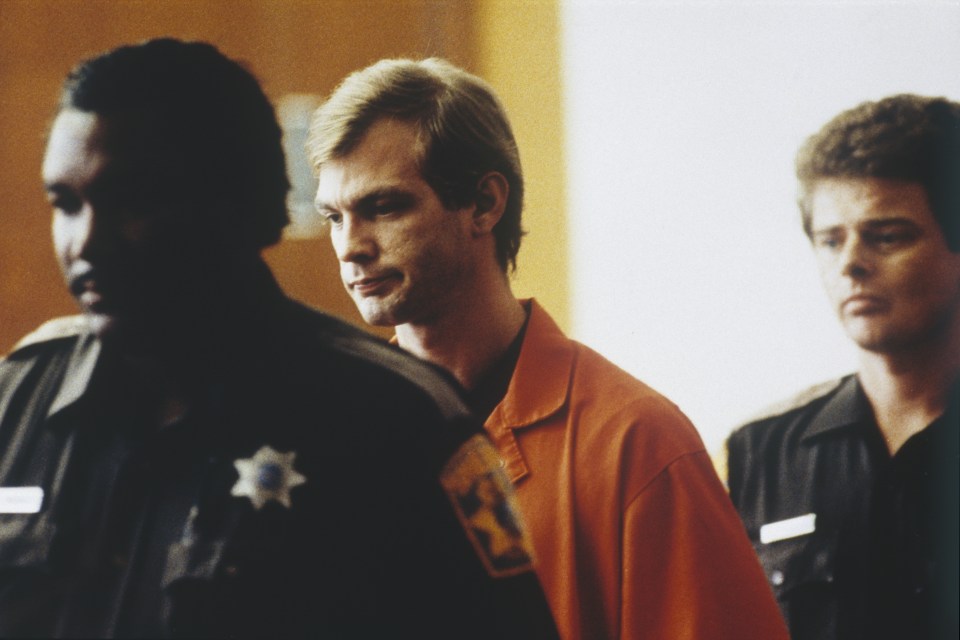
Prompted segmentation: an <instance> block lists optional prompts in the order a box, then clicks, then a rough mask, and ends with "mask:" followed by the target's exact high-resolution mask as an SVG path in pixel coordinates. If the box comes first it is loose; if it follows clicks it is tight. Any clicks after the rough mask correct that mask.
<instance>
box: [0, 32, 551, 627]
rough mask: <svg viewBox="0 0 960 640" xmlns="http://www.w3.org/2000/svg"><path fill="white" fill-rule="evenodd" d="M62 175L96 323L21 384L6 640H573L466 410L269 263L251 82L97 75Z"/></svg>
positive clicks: (157, 65)
mask: <svg viewBox="0 0 960 640" xmlns="http://www.w3.org/2000/svg"><path fill="white" fill-rule="evenodd" d="M43 179H44V183H45V188H46V192H47V194H48V197H49V200H50V204H51V206H52V208H53V237H54V245H55V249H56V253H57V256H58V258H59V260H60V263H61V265H62V268H63V272H64V275H65V277H66V281H67V284H68V286H69V288H70V290H71V292H72V293H73V294H74V296H75V297H76V299H77V301H78V303H79V305H80V307H81V308H82V311H83V314H82V315H80V316H77V317H73V318H66V319H59V320H55V321H53V322H51V323H48V324H47V325H45V326H44V327H42V328H41V329H40V330H38V331H37V332H36V333H34V334H32V335H31V336H28V337H27V338H26V339H25V340H24V341H22V342H21V344H20V345H18V346H17V347H16V348H15V349H14V351H13V352H12V353H10V354H9V355H8V356H7V357H6V358H5V359H4V360H3V361H2V362H0V636H2V637H11V636H17V637H19V636H71V637H103V636H124V637H127V636H131V637H132V636H149V637H163V636H189V637H199V636H213V637H225V636H253V637H282V636H310V637H314V638H328V637H329V638H385V637H390V638H394V637H402V638H538V637H547V638H550V637H555V635H554V634H555V632H554V630H553V623H552V620H551V619H550V617H549V613H548V610H547V607H546V604H545V601H544V599H543V595H542V592H541V590H540V587H539V584H538V582H537V580H536V578H535V576H534V573H533V572H532V570H531V562H532V561H531V556H530V553H529V550H530V544H529V540H528V538H527V534H526V531H525V529H524V528H523V525H522V523H521V522H519V520H517V518H516V511H515V508H514V498H513V496H512V494H511V493H510V489H509V487H508V484H507V483H506V481H505V479H504V476H503V474H502V472H501V471H500V468H499V460H498V458H497V456H496V454H495V452H494V450H493V449H492V447H491V445H490V444H489V443H488V441H487V440H486V439H485V438H484V437H482V436H480V435H478V433H479V432H480V428H479V424H478V423H477V422H476V421H475V420H474V419H473V418H472V417H471V416H470V415H469V414H468V413H467V412H466V411H465V409H464V408H463V406H462V404H461V402H460V399H459V396H458V394H457V393H456V392H455V391H454V390H453V388H452V387H451V386H449V385H448V383H447V382H446V381H445V380H444V379H442V378H441V377H440V375H439V374H437V373H436V371H435V370H433V369H432V368H431V367H430V366H429V365H426V364H424V363H421V362H419V361H416V360H414V359H412V358H410V357H409V356H405V355H403V354H402V353H401V352H399V350H397V349H395V348H393V347H391V346H389V345H385V344H383V343H381V342H380V341H378V340H375V339H373V338H371V337H369V336H368V335H367V334H364V333H362V332H360V331H359V330H357V329H354V328H351V327H348V326H347V325H345V324H344V323H342V322H340V321H338V320H335V319H332V318H330V317H328V316H325V315H324V314H322V313H319V312H317V311H314V310H311V309H308V308H306V307H304V306H302V305H300V304H298V303H296V302H294V301H292V300H290V299H288V298H286V297H285V296H284V295H283V293H282V292H281V291H280V289H279V288H278V287H277V285H276V283H275V281H274V280H273V278H272V276H271V274H270V272H269V270H268V269H267V267H266V266H265V264H264V263H263V261H262V259H261V257H260V252H261V250H262V249H263V248H264V247H266V246H269V245H271V244H273V243H275V242H276V241H277V240H278V239H279V237H280V233H281V230H282V229H283V227H284V225H285V224H286V222H287V217H286V210H285V198H286V193H287V190H288V182H287V178H286V174H285V165H284V158H283V154H282V148H281V132H280V129H279V127H278V125H277V122H276V119H275V116H274V112H273V109H272V107H271V105H270V103H269V102H268V100H267V99H266V97H265V96H264V94H263V92H262V90H261V89H260V87H259V85H258V83H257V82H256V80H255V79H254V78H253V77H252V76H251V75H250V73H249V72H247V71H246V70H245V69H243V68H242V67H241V66H240V65H238V64H236V63H235V62H233V61H231V60H229V59H227V58H225V57H224V56H223V55H222V54H221V53H220V52H218V51H217V50H216V49H215V48H213V47H212V46H209V45H206V44H202V43H182V42H179V41H175V40H169V39H165V40H155V41H151V42H148V43H144V44H141V45H136V46H128V47H121V48H119V49H116V50H114V51H111V52H109V53H107V54H104V55H102V56H100V57H97V58H94V59H92V60H89V61H87V62H85V63H83V64H81V65H80V66H79V67H77V69H75V70H74V71H73V72H72V73H71V74H70V75H69V77H68V78H67V81H66V84H65V87H64V90H63V94H62V99H61V102H60V105H59V109H58V112H57V115H56V119H55V120H54V122H53V125H52V129H51V131H50V136H49V141H48V146H47V151H46V156H45V159H44V163H43ZM480 491H482V492H484V495H483V497H484V498H485V500H479V499H478V493H479V492H480Z"/></svg>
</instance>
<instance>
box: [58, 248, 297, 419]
mask: <svg viewBox="0 0 960 640" xmlns="http://www.w3.org/2000/svg"><path fill="white" fill-rule="evenodd" d="M249 278H250V279H249V285H248V287H247V291H246V292H245V295H246V298H245V299H244V300H241V301H240V303H241V304H239V305H238V306H237V308H236V309H235V310H233V311H232V312H231V313H230V314H229V315H228V316H227V317H226V318H225V321H224V322H223V323H222V326H220V327H219V335H218V336H217V338H216V342H217V345H219V350H218V349H217V348H216V347H215V348H214V349H212V350H211V351H210V354H211V355H210V356H208V359H209V358H214V357H219V359H216V360H210V362H209V364H210V365H211V368H212V369H216V370H218V371H221V372H224V373H227V374H229V373H230V372H231V371H233V368H234V365H235V364H237V363H238V362H239V361H241V360H249V359H250V358H251V357H256V356H260V355H262V353H261V352H263V353H269V352H272V351H274V350H275V349H277V348H278V345H279V343H280V342H281V341H282V340H283V339H284V338H289V337H290V336H288V335H287V333H288V330H289V327H288V326H287V320H286V315H285V314H288V313H290V312H292V310H293V307H295V306H296V305H295V304H294V303H292V302H291V301H290V300H289V299H288V298H287V297H286V296H285V295H284V294H283V292H282V290H281V289H280V287H279V285H277V283H276V280H275V279H274V277H273V274H272V273H270V271H269V269H268V268H267V267H266V266H265V265H262V264H258V265H256V266H255V268H254V269H253V270H252V272H251V274H250V275H249ZM281 316H282V317H283V320H281ZM241 341H244V342H245V344H244V349H240V350H238V349H236V348H235V347H236V345H237V344H238V343H239V342H241ZM221 343H222V344H221ZM118 366H120V365H118V363H117V362H116V360H115V358H114V357H113V356H111V355H108V353H107V352H106V351H105V350H104V348H103V345H102V343H101V342H100V340H99V339H97V337H96V336H94V335H93V334H92V333H90V332H89V330H86V331H84V332H82V333H81V334H80V335H79V337H78V339H77V342H76V344H75V346H74V348H73V351H72V352H71V354H70V356H69V360H68V363H67V366H66V368H65V370H64V374H63V378H62V381H61V383H60V385H59V387H58V389H57V393H56V396H55V397H54V399H53V401H52V402H51V404H50V408H49V409H48V411H47V418H48V419H52V420H53V422H51V424H57V421H58V417H59V415H60V414H62V413H64V412H69V411H73V410H82V409H81V407H83V406H84V405H86V404H88V403H90V402H92V403H94V404H96V402H97V401H100V400H102V398H99V397H93V396H100V395H101V391H104V389H101V387H102V386H103V385H102V384H101V383H102V382H103V381H104V380H105V379H107V380H108V381H107V385H108V386H110V385H111V384H112V382H110V380H112V379H113V378H114V377H115V376H117V375H118V374H117V367H118ZM120 375H121V377H122V374H120Z"/></svg>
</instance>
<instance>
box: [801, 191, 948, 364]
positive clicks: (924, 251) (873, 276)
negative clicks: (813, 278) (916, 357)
mask: <svg viewBox="0 0 960 640" xmlns="http://www.w3.org/2000/svg"><path fill="white" fill-rule="evenodd" d="M811 211H812V222H813V234H812V238H813V246H814V252H815V255H816V258H817V261H818V263H819V267H820V275H821V278H822V279H823V283H824V286H825V287H826V290H827V294H828V296H829V298H830V301H831V303H832V305H833V307H834V309H835V310H836V312H837V314H838V316H839V318H840V321H841V323H842V324H843V326H844V329H845V330H846V332H847V334H848V335H849V336H850V337H851V338H852V339H853V340H854V342H856V343H857V344H858V345H859V346H860V347H861V348H863V349H866V350H869V351H875V352H897V351H903V350H910V349H911V348H915V347H917V346H920V345H922V344H924V343H929V342H930V341H937V340H939V339H941V338H942V337H943V336H944V335H945V332H946V331H949V330H955V328H956V326H957V323H958V322H960V254H955V253H951V252H950V250H949V249H948V248H947V244H946V240H945V238H944V235H943V231H942V230H941V229H940V226H939V225H938V224H937V222H936V220H935V219H934V217H933V214H932V213H931V211H930V205H929V203H928V201H927V196H926V192H925V191H924V189H923V187H922V186H921V185H919V184H917V183H907V182H899V181H892V180H879V179H829V180H823V181H821V182H820V183H819V184H818V185H817V186H816V187H815V189H814V192H813V197H812V199H811Z"/></svg>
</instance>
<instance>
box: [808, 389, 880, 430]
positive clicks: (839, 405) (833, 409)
mask: <svg viewBox="0 0 960 640" xmlns="http://www.w3.org/2000/svg"><path fill="white" fill-rule="evenodd" d="M873 421H874V418H873V409H871V408H870V402H869V400H867V396H866V394H865V393H864V392H863V387H861V386H860V379H859V378H858V377H857V376H856V375H851V376H848V377H847V378H845V379H844V380H843V381H842V382H841V383H840V386H839V387H838V388H837V390H836V391H835V392H834V393H833V395H832V396H831V397H830V399H829V400H827V402H826V404H824V405H823V408H821V409H820V411H818V412H817V415H816V417H814V419H813V420H812V421H811V422H810V428H809V429H808V430H807V432H806V434H805V435H804V437H803V439H804V440H806V439H807V438H815V437H819V436H821V435H826V434H830V433H834V432H836V431H839V430H844V429H848V428H850V427H853V426H856V425H860V424H867V423H872V422H873Z"/></svg>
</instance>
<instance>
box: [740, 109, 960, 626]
mask: <svg viewBox="0 0 960 640" xmlns="http://www.w3.org/2000/svg"><path fill="white" fill-rule="evenodd" d="M797 174H798V177H799V180H800V201H799V204H800V210H801V213H802V220H803V227H804V230H805V231H806V233H807V235H808V236H809V238H810V240H811V242H812V244H813V250H814V255H815V257H816V260H817V262H818V264H819V268H820V274H821V278H822V280H823V283H824V285H825V287H826V291H827V295H828V297H829V299H830V303H831V305H832V306H833V307H834V310H835V311H836V313H837V315H838V316H839V319H840V322H841V324H842V325H843V328H844V329H845V330H846V333H847V335H848V336H849V337H850V339H851V340H853V342H854V343H855V344H856V346H857V350H858V353H859V368H858V371H857V373H856V374H855V375H850V376H847V377H845V378H843V379H841V380H839V381H836V382H833V383H828V384H825V385H820V386H818V387H817V388H815V389H811V390H809V391H808V392H806V393H804V394H802V395H801V396H798V397H797V398H795V399H794V400H793V401H791V402H788V403H786V404H785V405H782V406H780V407H779V408H775V409H773V410H771V411H769V412H767V415H766V416H765V417H763V418H761V419H759V420H757V421H755V422H753V423H751V424H748V425H746V426H744V427H742V428H741V429H739V430H738V431H736V432H735V433H734V434H733V435H732V436H731V437H730V439H729V442H728V452H727V453H728V460H729V464H728V471H729V474H728V475H729V486H730V493H731V497H732V498H733V501H734V503H735V504H736V506H737V508H738V509H739V511H740V513H741V515H742V517H743V520H744V522H745V524H746V526H747V530H748V533H749V534H750V536H751V537H752V539H753V541H754V544H755V546H756V549H757V551H758V553H759V555H760V559H761V561H762V562H763V565H764V567H765V569H766V571H767V575H768V578H769V580H770V583H771V584H772V586H773V588H774V591H775V592H776V593H777V596H778V599H779V601H780V606H781V609H782V610H783V613H784V615H785V616H786V618H787V621H788V623H789V626H790V629H791V632H792V634H793V636H794V638H797V639H807V638H810V639H813V638H816V639H818V640H824V639H825V640H830V639H832V638H843V639H845V640H846V639H853V640H856V639H860V638H863V639H870V640H875V639H883V638H898V639H911V640H914V639H927V638H937V639H939V638H950V639H954V638H957V637H958V635H960V630H958V613H957V612H958V598H960V596H958V586H957V585H958V547H960V536H958V504H960V497H958V486H960V478H958V468H960V449H958V431H960V104H958V103H955V102H951V101H948V100H946V99H943V98H926V97H919V96H914V95H897V96H892V97H889V98H886V99H883V100H880V101H877V102H867V103H864V104H861V105H860V106H858V107H856V108H853V109H851V110H849V111H846V112H844V113H841V114H840V115H838V116H837V117H836V118H834V119H833V120H832V121H830V122H829V123H828V124H827V125H825V126H824V128H823V129H822V130H821V131H819V132H818V133H817V134H816V135H814V136H813V137H811V138H810V139H809V141H808V142H807V143H806V145H805V146H804V147H803V148H802V149H801V151H800V153H799V155H798V160H797Z"/></svg>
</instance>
